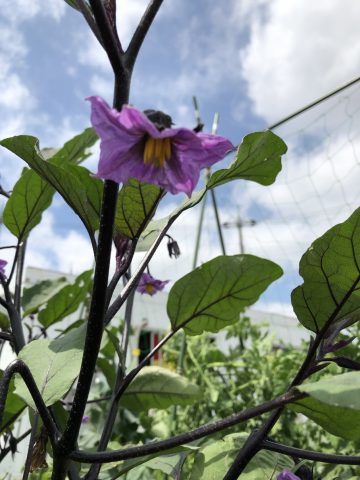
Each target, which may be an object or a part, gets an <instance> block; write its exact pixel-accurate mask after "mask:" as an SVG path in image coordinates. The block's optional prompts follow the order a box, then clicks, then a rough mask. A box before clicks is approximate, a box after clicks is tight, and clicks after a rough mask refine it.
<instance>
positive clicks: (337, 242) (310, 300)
mask: <svg viewBox="0 0 360 480" xmlns="http://www.w3.org/2000/svg"><path fill="white" fill-rule="evenodd" d="M359 238H360V209H357V210H356V211H355V212H354V213H353V214H352V215H351V216H350V218H348V220H346V221H345V222H344V223H340V224H339V225H336V226H335V227H333V228H331V229H330V230H328V231H327V232H326V233H325V234H324V235H323V236H322V237H320V238H319V239H317V240H315V242H314V243H313V244H312V245H311V247H310V248H309V249H308V250H307V252H305V254H304V255H303V257H302V258H301V261H300V275H301V276H302V277H303V279H304V283H303V284H302V285H300V286H299V287H297V288H295V290H293V292H292V295H291V301H292V305H293V308H294V311H295V313H296V315H297V317H298V319H299V321H300V322H301V323H302V324H303V325H304V327H306V328H308V329H309V330H312V331H314V332H317V331H319V330H320V329H321V328H322V327H323V326H324V325H325V324H326V323H328V322H329V324H331V323H332V324H333V323H335V322H339V321H344V322H345V323H344V326H346V325H351V324H352V323H354V322H356V321H357V320H358V318H359V313H358V311H359V309H360V242H359Z"/></svg>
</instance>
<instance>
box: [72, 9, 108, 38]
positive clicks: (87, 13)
mask: <svg viewBox="0 0 360 480" xmlns="http://www.w3.org/2000/svg"><path fill="white" fill-rule="evenodd" d="M75 3H76V5H77V7H78V9H79V10H80V12H81V13H82V15H83V17H84V18H85V20H86V23H87V24H88V25H89V27H90V29H91V31H92V32H93V34H94V35H95V37H96V38H97V40H98V42H99V43H100V45H102V46H104V44H103V41H102V38H101V35H100V32H99V29H98V26H97V25H96V22H95V20H94V17H93V16H92V12H91V10H90V8H89V6H88V4H87V3H86V2H85V1H84V0H75Z"/></svg>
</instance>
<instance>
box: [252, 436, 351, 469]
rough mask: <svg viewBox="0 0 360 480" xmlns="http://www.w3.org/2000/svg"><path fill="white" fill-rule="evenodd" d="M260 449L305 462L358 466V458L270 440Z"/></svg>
mask: <svg viewBox="0 0 360 480" xmlns="http://www.w3.org/2000/svg"><path fill="white" fill-rule="evenodd" d="M261 447H262V448H264V449H265V450H270V451H272V452H277V453H282V454H284V455H288V456H290V457H299V458H303V459H305V460H313V461H315V462H322V463H334V464H337V465H360V456H356V455H334V454H330V453H322V452H314V451H312V450H304V449H302V448H295V447H288V446H287V445H283V444H281V443H277V442H274V441H272V440H264V441H263V442H262V444H261Z"/></svg>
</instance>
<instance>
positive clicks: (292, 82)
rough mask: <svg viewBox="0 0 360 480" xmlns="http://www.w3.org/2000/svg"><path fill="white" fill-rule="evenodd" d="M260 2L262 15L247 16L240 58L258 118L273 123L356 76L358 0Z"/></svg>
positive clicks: (358, 41) (359, 45) (241, 12)
mask: <svg viewBox="0 0 360 480" xmlns="http://www.w3.org/2000/svg"><path fill="white" fill-rule="evenodd" d="M263 3H264V2H263V1H262V0H261V1H260V2H259V1H258V2H254V4H257V6H258V7H260V8H262V9H264V8H266V14H263V15H261V14H260V13H258V14H257V15H254V14H253V15H252V16H251V17H250V40H249V44H248V45H247V46H246V47H245V48H244V49H243V50H242V52H241V54H240V59H241V62H242V71H243V76H244V78H245V80H246V81H247V83H248V94H249V96H250V98H251V100H252V102H253V105H254V110H255V112H256V113H257V114H258V115H260V116H262V117H264V118H265V119H266V120H267V121H268V122H271V121H274V120H277V119H279V118H281V117H282V116H284V115H286V114H289V113H292V112H293V111H294V110H296V109H298V108H301V107H302V106H304V105H305V104H307V103H309V102H311V101H312V100H314V99H316V98H317V97H319V96H321V95H324V94H326V93H328V92H329V91H330V90H332V89H334V88H336V87H338V86H339V85H341V84H343V83H346V82H348V81H350V80H351V79H352V78H355V77H356V76H358V68H357V65H358V58H359V55H360V39H359V36H358V34H357V24H358V22H357V19H358V18H359V15H360V4H359V3H358V2H351V1H345V2H344V1H343V0H329V1H327V2H305V3H304V2H303V1H301V0H293V1H291V2H289V1H287V0H274V1H272V2H268V3H266V4H265V6H264V5H263ZM259 4H260V5H259ZM253 8H254V7H253ZM243 13H244V12H243V11H239V12H238V14H239V20H241V18H243V17H242V14H243Z"/></svg>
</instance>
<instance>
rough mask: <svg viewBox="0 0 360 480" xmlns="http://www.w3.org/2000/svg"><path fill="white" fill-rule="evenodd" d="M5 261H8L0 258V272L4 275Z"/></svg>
mask: <svg viewBox="0 0 360 480" xmlns="http://www.w3.org/2000/svg"><path fill="white" fill-rule="evenodd" d="M7 263H8V262H7V261H6V260H1V259H0V273H1V274H2V275H4V276H5V267H6V265H7Z"/></svg>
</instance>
